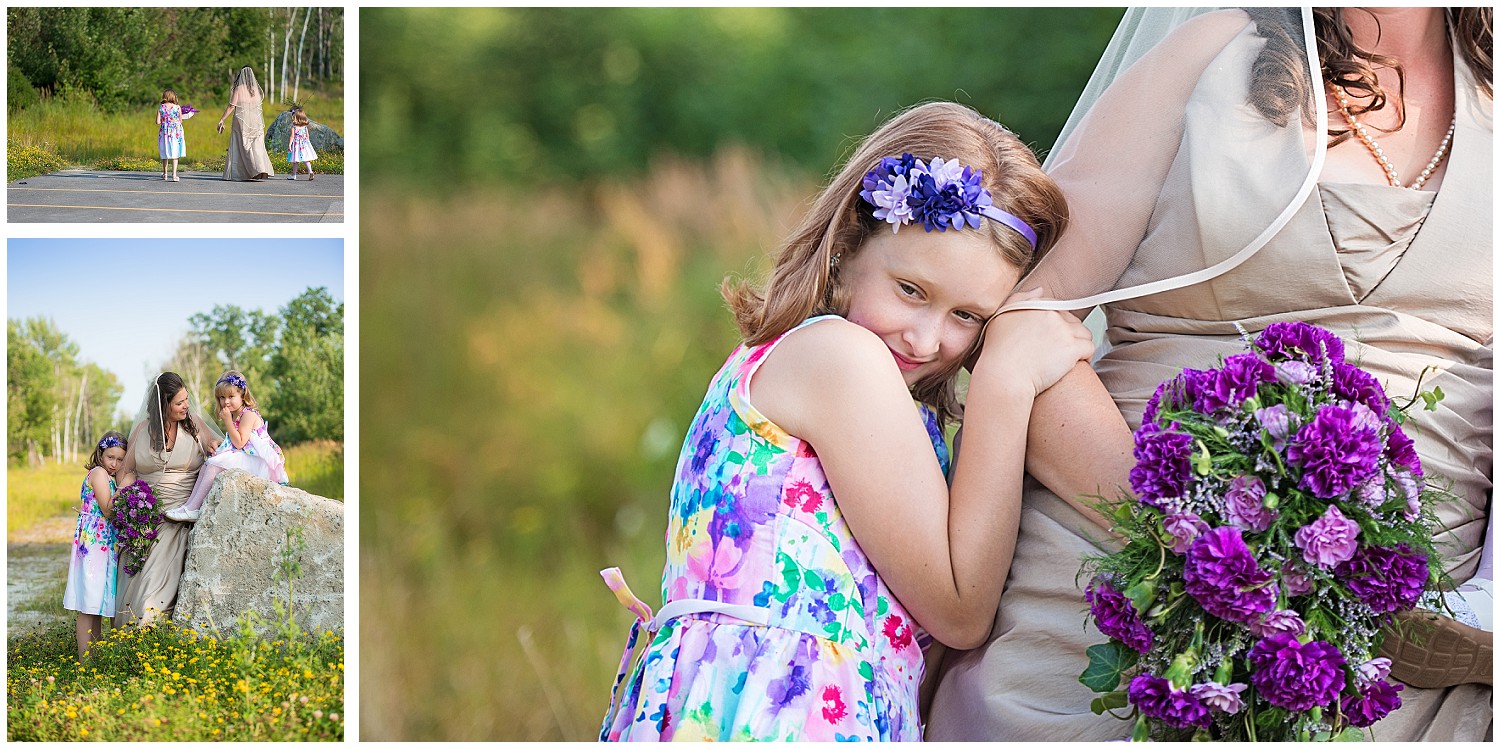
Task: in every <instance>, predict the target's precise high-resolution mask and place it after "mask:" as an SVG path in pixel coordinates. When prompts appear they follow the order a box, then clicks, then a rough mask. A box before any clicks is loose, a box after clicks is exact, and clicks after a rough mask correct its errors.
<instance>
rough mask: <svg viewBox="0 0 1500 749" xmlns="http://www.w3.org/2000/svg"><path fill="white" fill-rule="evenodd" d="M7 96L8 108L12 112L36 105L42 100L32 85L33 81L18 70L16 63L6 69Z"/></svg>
mask: <svg viewBox="0 0 1500 749" xmlns="http://www.w3.org/2000/svg"><path fill="white" fill-rule="evenodd" d="M5 97H6V108H7V109H9V110H10V111H12V112H16V111H19V110H22V109H25V108H27V107H32V106H36V104H37V103H38V102H40V101H41V100H42V97H41V95H40V94H38V93H37V92H36V89H35V88H33V87H32V86H31V81H29V80H27V79H26V74H25V73H22V72H21V71H20V70H17V69H16V67H15V66H14V65H11V66H9V67H8V69H7V71H6V75H5Z"/></svg>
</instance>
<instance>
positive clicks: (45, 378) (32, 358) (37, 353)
mask: <svg viewBox="0 0 1500 749" xmlns="http://www.w3.org/2000/svg"><path fill="white" fill-rule="evenodd" d="M5 328H6V346H5V362H6V377H7V379H8V380H9V387H8V389H7V391H6V409H7V416H6V424H7V426H8V429H7V431H8V434H7V436H6V452H7V453H8V454H9V457H10V458H11V459H12V460H25V461H26V462H27V464H28V465H38V464H40V463H41V460H42V450H43V447H44V446H45V445H46V443H47V437H48V433H49V430H50V427H51V424H52V415H53V412H54V411H55V410H56V408H57V392H56V387H55V385H56V381H55V378H54V374H53V368H52V362H50V361H48V359H47V356H46V354H44V353H43V352H42V350H41V349H40V348H39V347H38V346H37V345H36V344H35V343H34V342H33V341H31V340H30V338H29V337H28V336H27V334H26V333H27V331H26V324H25V323H22V322H18V321H16V320H7V321H6V326H5Z"/></svg>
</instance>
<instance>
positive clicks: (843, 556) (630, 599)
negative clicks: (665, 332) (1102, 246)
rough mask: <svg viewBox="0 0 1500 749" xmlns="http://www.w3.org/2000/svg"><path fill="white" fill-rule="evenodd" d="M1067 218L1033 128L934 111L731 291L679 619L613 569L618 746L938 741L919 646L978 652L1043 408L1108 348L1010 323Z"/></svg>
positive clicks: (678, 546) (1037, 317)
mask: <svg viewBox="0 0 1500 749" xmlns="http://www.w3.org/2000/svg"><path fill="white" fill-rule="evenodd" d="M1066 218H1067V215H1066V206H1065V204H1064V202H1063V199H1062V196H1061V194H1060V193H1059V192H1058V191H1057V189H1056V187H1055V185H1053V184H1052V181H1051V180H1050V179H1049V178H1048V177H1047V176H1046V175H1045V174H1043V173H1042V171H1041V170H1040V168H1039V167H1038V165H1037V163H1036V160H1035V158H1034V157H1033V156H1032V155H1031V153H1030V151H1029V150H1027V148H1026V146H1025V145H1024V144H1022V143H1021V141H1020V140H1019V139H1017V138H1016V136H1015V135H1014V134H1012V133H1010V132H1009V131H1007V130H1005V129H1004V128H1003V127H1001V126H999V125H998V124H996V123H994V122H992V121H990V120H988V119H985V118H984V117H982V116H980V115H979V114H978V113H976V112H974V111H973V110H971V109H968V108H966V107H962V106H959V105H956V104H948V103H934V104H927V105H923V106H920V107H916V108H914V109H911V110H908V111H907V112H905V113H902V114H900V115H898V116H896V117H895V118H893V119H892V120H891V121H889V122H887V123H886V124H885V125H883V126H881V128H880V129H878V130H877V131H876V132H875V133H874V134H872V135H871V136H869V137H868V138H867V139H866V140H865V142H864V143H863V144H862V145H861V146H860V148H859V149H858V150H857V152H856V153H855V154H854V156H853V157H852V158H851V159H850V161H849V162H848V163H847V164H845V165H844V167H843V168H842V170H841V171H840V172H839V173H838V175H837V176H836V177H835V178H834V180H833V182H832V183H831V184H830V185H829V186H828V187H827V188H826V189H825V190H824V191H823V193H822V194H821V195H820V196H819V197H818V199H817V201H816V203H815V204H814V205H813V207H812V209H811V211H810V213H809V215H808V216H807V218H805V219H804V221H803V223H802V225H801V226H800V227H799V228H798V229H797V231H796V232H795V233H794V234H793V235H792V237H791V238H790V239H789V240H788V241H787V242H786V243H785V244H784V245H783V247H782V248H781V251H780V253H779V254H778V257H777V259H776V263H775V267H774V269H773V271H772V274H771V278H770V280H769V282H768V283H767V284H766V286H765V287H764V288H755V287H752V286H750V285H748V284H743V283H740V284H736V283H732V282H728V281H726V283H725V285H724V293H725V298H726V299H727V301H728V302H729V306H730V308H731V309H732V310H733V312H734V314H735V316H736V319H737V322H738V323H739V326H740V330H741V333H742V334H743V336H744V339H745V341H744V344H743V345H741V346H739V347H738V348H737V349H735V351H734V352H733V353H732V354H731V355H730V356H729V359H728V361H727V362H725V364H724V366H723V368H722V369H720V370H719V372H718V374H717V375H715V376H714V378H713V380H712V382H711V383H710V384H709V387H708V393H707V395H706V397H705V398H704V401H703V404H702V406H701V407H700V408H699V409H698V412H697V415H696V416H695V417H694V419H693V422H692V425H691V427H690V428H689V430H688V433H687V437H686V439H685V440H684V442H683V447H682V452H681V455H680V457H679V460H678V464H677V472H676V479H675V481H674V484H673V487H672V495H671V509H670V514H669V519H668V525H667V535H666V544H667V550H666V551H667V563H666V568H665V570H664V572H663V575H662V599H663V600H664V601H665V604H664V605H663V606H662V609H661V611H660V612H657V613H655V614H653V613H652V611H651V609H650V608H649V607H648V606H646V605H645V604H644V603H642V602H641V601H640V600H639V599H637V598H636V597H635V596H634V594H632V593H631V592H630V589H629V587H628V586H626V585H625V583H624V580H623V579H622V578H621V575H620V573H619V570H618V569H610V570H605V571H604V573H603V574H604V577H605V580H606V582H607V583H608V584H609V585H610V587H611V588H612V589H614V591H615V594H616V596H617V597H618V598H619V599H620V602H621V603H622V604H624V605H625V606H626V607H627V608H628V609H630V610H631V611H632V612H633V613H634V614H635V615H636V622H635V623H634V625H632V628H631V631H630V635H629V640H628V644H627V647H626V651H625V655H624V657H623V658H622V660H621V664H620V671H619V673H618V675H617V677H616V680H615V686H614V692H613V695H612V700H611V704H610V707H609V710H608V712H607V714H606V716H605V719H604V725H603V729H602V731H601V734H600V738H602V739H609V740H641V739H647V740H650V739H663V740H666V739H720V740H726V739H768V740H811V741H833V740H915V739H919V738H921V726H920V724H919V718H918V705H917V690H918V686H919V684H920V682H921V679H922V674H923V650H924V648H925V646H926V645H927V644H928V643H929V642H931V641H932V640H933V639H935V640H937V641H939V642H942V643H944V644H946V645H949V646H953V647H958V648H967V647H973V646H975V645H978V644H979V643H981V642H982V641H983V640H984V638H985V636H986V635H987V634H988V629H989V626H990V623H991V621H992V620H993V617H994V614H995V609H996V606H997V605H998V602H999V597H1000V591H1001V589H1002V588H1003V587H1004V584H1005V575H1006V572H1007V569H1008V566H1009V561H1010V557H1011V555H1012V552H1013V550H1014V539H1015V533H1016V527H1017V523H1018V522H1019V513H1020V500H1019V497H1020V489H1021V476H1022V458H1023V454H1024V448H1025V439H1026V425H1027V419H1028V417H1029V414H1030V404H1031V401H1032V399H1033V398H1034V397H1035V395H1036V393H1038V392H1040V391H1042V390H1044V389H1046V388H1047V387H1048V386H1050V385H1051V383H1052V382H1053V381H1055V380H1056V379H1057V378H1059V377H1061V376H1062V374H1063V372H1065V371H1067V370H1069V369H1071V368H1072V367H1073V366H1074V365H1075V364H1077V363H1078V362H1079V361H1082V360H1086V359H1087V357H1088V355H1089V354H1090V353H1091V351H1092V344H1091V339H1090V337H1089V334H1088V331H1087V330H1086V329H1084V328H1083V327H1082V325H1080V324H1079V323H1078V321H1077V320H1076V319H1075V318H1073V317H1071V316H1068V315H1064V314H1061V313H1055V312H1040V311H1032V312H1023V313H1015V314H1006V315H1003V316H999V317H994V318H993V319H991V318H992V316H993V315H994V314H995V312H996V311H997V310H998V309H999V308H1000V307H1001V305H1002V303H1003V302H1004V301H1005V300H1006V297H1007V295H1008V294H1009V292H1010V291H1011V289H1012V287H1013V286H1014V285H1015V283H1016V281H1017V280H1018V279H1019V278H1020V276H1021V274H1022V272H1023V271H1024V270H1025V269H1026V268H1027V267H1028V266H1029V265H1030V264H1031V262H1032V261H1033V259H1034V258H1035V257H1036V256H1037V254H1039V253H1040V252H1042V251H1045V250H1046V248H1047V247H1049V246H1050V245H1051V244H1052V243H1053V242H1055V241H1056V239H1057V237H1058V235H1059V234H1060V233H1061V231H1062V229H1063V226H1064V224H1065V223H1066ZM915 224H920V226H918V225H915ZM986 321H988V326H987V327H986ZM976 354H978V357H977V359H974V357H975V355H976ZM970 360H973V362H974V363H973V364H972V366H973V370H972V377H971V380H970V385H969V396H968V399H967V401H968V402H967V413H968V415H969V416H970V417H971V418H969V419H968V422H967V426H966V427H965V429H966V433H965V438H964V439H965V448H964V454H963V460H962V461H959V462H958V464H957V465H956V466H955V470H954V471H953V475H952V488H951V490H950V488H949V484H948V482H947V478H948V473H949V471H948V461H947V448H946V446H945V443H944V440H943V427H944V424H945V423H946V422H948V421H950V420H951V419H953V418H954V417H955V416H956V415H957V413H958V409H959V406H958V403H957V400H956V397H955V394H954V380H955V378H956V375H957V373H958V371H959V370H960V369H961V368H962V367H963V365H964V364H965V362H966V361H970ZM914 400H915V401H916V402H915V403H914V402H913V401H914ZM929 633H930V635H929Z"/></svg>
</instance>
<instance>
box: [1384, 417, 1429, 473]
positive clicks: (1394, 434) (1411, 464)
mask: <svg viewBox="0 0 1500 749" xmlns="http://www.w3.org/2000/svg"><path fill="white" fill-rule="evenodd" d="M1385 457H1386V458H1387V459H1388V460H1390V461H1391V465H1394V466H1400V467H1402V468H1405V469H1407V470H1409V471H1411V472H1412V473H1414V474H1416V475H1418V476H1421V475H1422V459H1421V458H1420V457H1418V456H1417V447H1416V445H1414V444H1412V441H1411V438H1410V437H1408V436H1406V432H1403V431H1401V427H1400V426H1399V425H1397V424H1391V425H1390V434H1389V435H1387V436H1386V438H1385Z"/></svg>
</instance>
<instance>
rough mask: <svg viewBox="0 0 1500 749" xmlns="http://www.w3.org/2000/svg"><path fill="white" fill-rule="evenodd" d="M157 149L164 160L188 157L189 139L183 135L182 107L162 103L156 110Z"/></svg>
mask: <svg viewBox="0 0 1500 749" xmlns="http://www.w3.org/2000/svg"><path fill="white" fill-rule="evenodd" d="M156 124H157V133H156V149H157V151H158V152H160V153H161V158H164V159H180V158H182V157H184V156H186V155H187V139H186V137H185V136H184V135H183V133H182V107H180V106H177V105H176V104H172V103H170V102H162V105H161V106H160V107H158V108H157V110H156Z"/></svg>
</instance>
